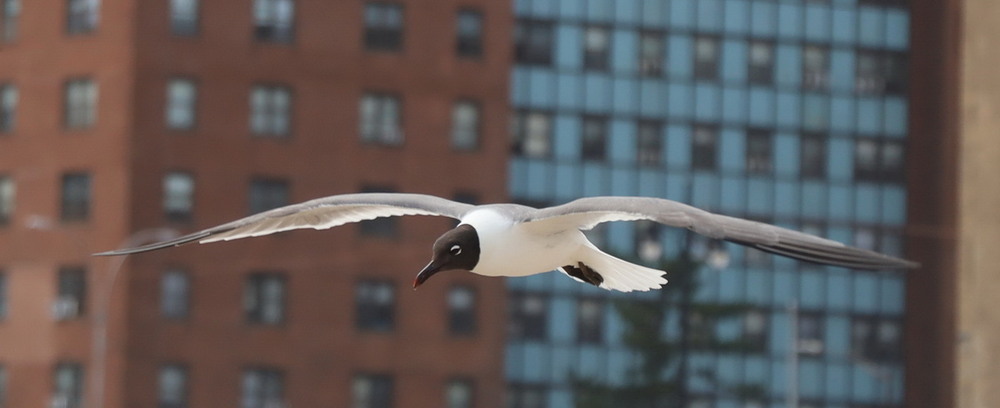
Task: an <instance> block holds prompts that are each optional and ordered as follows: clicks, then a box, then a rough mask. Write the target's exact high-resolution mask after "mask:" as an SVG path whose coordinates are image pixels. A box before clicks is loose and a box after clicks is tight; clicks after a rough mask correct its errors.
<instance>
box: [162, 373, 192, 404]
mask: <svg viewBox="0 0 1000 408" xmlns="http://www.w3.org/2000/svg"><path fill="white" fill-rule="evenodd" d="M187 381H188V374H187V369H186V368H184V367H183V366H179V365H175V364H169V365H165V366H162V367H160V378H159V407H160V408H184V407H187V405H188V404H187Z"/></svg>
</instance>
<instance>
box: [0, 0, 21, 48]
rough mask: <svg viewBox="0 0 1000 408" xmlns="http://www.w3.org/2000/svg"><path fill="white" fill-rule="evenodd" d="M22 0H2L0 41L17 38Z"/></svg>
mask: <svg viewBox="0 0 1000 408" xmlns="http://www.w3.org/2000/svg"><path fill="white" fill-rule="evenodd" d="M20 16H21V0H0V42H12V41H14V40H16V39H17V32H18V17H20Z"/></svg>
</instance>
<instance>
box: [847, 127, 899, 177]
mask: <svg viewBox="0 0 1000 408" xmlns="http://www.w3.org/2000/svg"><path fill="white" fill-rule="evenodd" d="M903 164H904V163H903V145H902V143H900V142H897V141H889V140H882V141H880V140H876V139H868V138H863V139H857V142H856V143H855V145H854V179H855V180H858V181H899V180H902V179H903V170H904V168H903Z"/></svg>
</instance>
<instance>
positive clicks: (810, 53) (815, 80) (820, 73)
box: [802, 45, 830, 89]
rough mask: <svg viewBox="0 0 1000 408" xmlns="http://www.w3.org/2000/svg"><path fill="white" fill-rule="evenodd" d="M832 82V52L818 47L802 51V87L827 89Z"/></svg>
mask: <svg viewBox="0 0 1000 408" xmlns="http://www.w3.org/2000/svg"><path fill="white" fill-rule="evenodd" d="M829 80H830V50H829V49H828V48H825V47H821V46H818V45H806V46H805V47H803V49H802V87H803V88H805V89H825V88H826V87H827V85H828V84H829Z"/></svg>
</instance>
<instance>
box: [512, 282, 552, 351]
mask: <svg viewBox="0 0 1000 408" xmlns="http://www.w3.org/2000/svg"><path fill="white" fill-rule="evenodd" d="M509 305H510V308H511V312H510V321H509V324H510V327H509V330H508V333H509V334H510V337H511V338H512V339H519V340H544V339H545V338H546V337H548V336H547V335H546V333H547V330H548V310H547V308H548V306H547V304H546V301H545V298H543V297H542V296H541V295H539V294H535V293H513V294H512V295H511V301H510V304H509Z"/></svg>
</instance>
